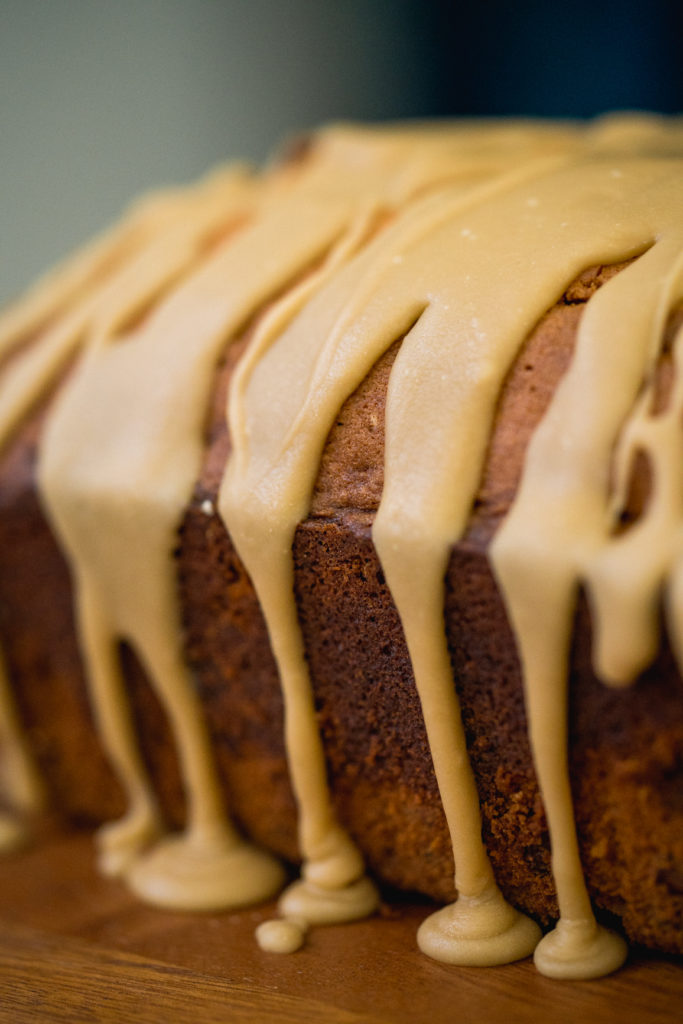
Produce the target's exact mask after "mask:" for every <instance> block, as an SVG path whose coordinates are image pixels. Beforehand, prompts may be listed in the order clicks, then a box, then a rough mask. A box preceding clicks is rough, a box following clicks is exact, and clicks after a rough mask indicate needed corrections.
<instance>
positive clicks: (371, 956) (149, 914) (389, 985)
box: [0, 833, 683, 1024]
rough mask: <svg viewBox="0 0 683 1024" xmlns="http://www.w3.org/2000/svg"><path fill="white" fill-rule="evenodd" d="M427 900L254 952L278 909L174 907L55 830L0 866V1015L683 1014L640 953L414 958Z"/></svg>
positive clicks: (663, 974) (674, 976)
mask: <svg viewBox="0 0 683 1024" xmlns="http://www.w3.org/2000/svg"><path fill="white" fill-rule="evenodd" d="M425 912H426V908H425V907H424V906H422V907H420V906H417V905H404V906H400V907H398V906H395V905H394V906H385V907H384V908H383V909H382V913H381V915H380V916H379V917H378V918H375V919H373V920H370V921H364V922H360V923H358V924H355V925H351V926H348V925H347V926H342V927H331V928H320V929H314V930H313V932H312V933H311V936H310V941H309V942H308V943H307V945H306V947H305V948H304V949H303V950H301V951H300V952H299V953H296V954H294V955H292V956H285V957H278V956H276V955H267V954H264V953H261V952H260V951H259V950H258V948H257V946H256V943H255V941H254V938H253V929H254V927H255V925H256V924H258V923H259V922H260V921H262V920H264V919H266V918H267V917H268V916H270V915H272V914H273V913H274V908H273V906H272V905H271V906H266V907H262V908H259V909H257V910H253V911H248V912H242V913H238V914H231V913H225V914H202V915H200V914H180V913H167V912H161V911H156V910H153V909H151V908H149V907H146V906H143V905H141V904H140V903H139V902H137V901H136V900H135V898H134V897H133V896H132V895H131V894H130V893H129V892H128V891H127V890H126V889H125V888H124V887H123V886H122V885H120V884H119V883H116V882H112V881H107V880H104V879H101V878H99V877H98V876H97V875H96V873H95V871H94V869H93V862H92V843H91V839H90V838H89V837H88V836H85V835H80V834H76V835H63V834H59V833H54V834H52V835H48V836H43V837H42V838H41V839H40V841H37V842H36V843H35V844H34V846H33V847H32V848H31V849H29V850H26V851H24V852H23V853H21V854H16V855H13V856H11V857H8V858H6V859H5V860H4V861H3V864H2V870H0V1021H2V1022H5V1021H7V1022H9V1021H11V1022H13V1024H14V1022H17V1024H23V1022H24V1021H26V1022H28V1021H31V1022H33V1021H38V1022H42V1021H69V1022H79V1021H105V1022H108V1021H127V1020H135V1021H140V1022H141V1024H147V1022H152V1021H164V1022H168V1021H172V1022H176V1021H177V1022H179V1024H184V1022H185V1021H188V1022H189V1021H192V1022H193V1024H194V1022H205V1021H206V1022H213V1021H227V1020H230V1021H235V1022H238V1024H242V1022H247V1021H249V1022H251V1021H254V1022H256V1021H258V1022H269V1021H273V1022H287V1024H290V1022H291V1024H308V1022H313V1021H316V1022H321V1024H360V1022H361V1021H362V1022H364V1024H380V1022H385V1024H388V1022H392V1024H404V1022H405V1024H407V1022H411V1024H414V1022H418V1024H419V1022H427V1024H440V1022H446V1021H458V1024H468V1022H482V1021H484V1022H492V1024H497V1022H501V1024H502V1022H505V1024H508V1022H511V1024H516V1022H519V1024H527V1022H528V1024H531V1022H532V1021H533V1022H534V1024H537V1022H538V1021H539V1019H543V1018H544V1017H547V1018H549V1019H551V1020H552V1021H553V1022H554V1024H563V1022H565V1021H566V1022H570V1021H571V1022H572V1024H573V1022H575V1021H576V1020H579V1019H585V1020H590V1021H595V1022H599V1024H607V1022H609V1021H618V1022H620V1024H630V1022H633V1024H636V1022H637V1024H655V1022H659V1021H662V1022H664V1021H666V1022H672V1021H674V1020H677V1019H681V1017H683V966H682V965H681V964H680V962H677V961H675V960H673V959H671V960H667V959H666V958H653V957H649V956H643V955H634V956H633V957H632V958H631V961H630V962H629V964H628V965H627V966H626V967H625V968H624V969H623V970H622V971H620V972H619V973H618V974H616V975H615V976H613V977H611V978H606V979H602V980H600V981H595V982H583V983H560V982H553V981H549V980H548V979H546V978H542V977H541V976H540V975H539V974H538V973H537V972H536V971H535V969H534V967H533V965H532V964H531V963H530V962H528V961H525V962H523V963H520V964H514V965H510V966H509V967H503V968H489V969H485V970H477V969H462V968H461V969H457V968H450V967H445V966H443V965H441V964H437V963H434V962H433V961H430V960H428V959H427V958H426V957H423V956H422V955H421V954H420V953H419V952H418V951H417V950H416V947H415V930H416V928H417V925H418V923H419V921H420V920H421V919H422V917H423V916H424V914H425Z"/></svg>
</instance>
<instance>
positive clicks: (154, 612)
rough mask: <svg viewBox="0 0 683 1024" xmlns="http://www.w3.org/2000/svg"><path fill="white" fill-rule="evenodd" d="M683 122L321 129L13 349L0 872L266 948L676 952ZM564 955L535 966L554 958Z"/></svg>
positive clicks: (82, 270)
mask: <svg viewBox="0 0 683 1024" xmlns="http://www.w3.org/2000/svg"><path fill="white" fill-rule="evenodd" d="M682 346H683V125H682V124H681V122H680V121H676V120H674V119H659V118H656V117H649V116H648V117H646V116H642V117H641V116H638V117H636V116H615V117H609V118H604V119H600V120H598V121H596V122H593V123H590V124H571V123H567V124H553V123H535V122H517V121H510V122H505V121H503V122H491V123H487V122H474V123H464V122H463V123H452V124H451V123H444V124H431V125H430V124H426V125H398V126H386V127H377V128H370V127H362V126H344V125H339V126H333V127H331V128H328V129H325V130H322V131H320V132H318V133H316V134H314V135H313V136H311V137H310V138H308V139H306V140H305V141H303V142H302V143H301V144H297V145H296V146H293V147H291V148H290V149H289V151H287V152H286V153H285V154H283V155H281V156H280V157H279V158H278V159H277V160H275V161H273V163H272V164H271V165H269V166H268V167H267V168H266V169H265V170H263V171H261V172H259V171H254V170H252V169H250V168H248V167H245V166H231V167H228V168H226V169H223V170H221V171H219V172H218V173H215V174H213V175H212V176H210V177H208V178H207V179H205V180H204V181H202V182H200V183H199V184H197V185H195V186H191V187H187V188H184V189H177V190H168V191H165V192H160V193H158V194H154V195H152V196H150V197H148V198H146V199H144V200H143V201H142V202H140V203H139V204H138V205H136V206H135V207H134V208H132V209H131V211H130V212H129V213H128V214H127V215H126V216H125V217H124V218H123V219H122V221H121V222H120V223H119V224H118V225H116V226H115V227H114V228H112V229H111V230H110V231H109V232H107V233H106V234H105V235H103V236H102V237H101V238H99V239H97V240H96V241H95V242H94V243H93V244H92V245H91V246H90V247H88V248H86V249H85V250H83V251H82V252H80V253H78V254H76V255H75V256H74V257H72V258H71V259H70V260H68V261H67V262H65V263H64V264H63V265H62V266H60V267H58V268H57V269H56V270H55V271H53V272H52V274H50V275H49V276H47V277H46V278H45V279H44V280H43V281H41V282H39V284H38V285H36V287H35V288H34V289H32V290H31V291H30V292H28V294H27V295H25V296H24V297H23V298H21V299H20V300H18V301H17V302H16V303H15V304H14V305H13V306H11V307H10V308H9V309H7V310H6V312H5V314H4V316H3V318H2V320H1V321H0V440H1V442H2V454H1V459H0V643H1V645H2V659H3V661H2V664H3V666H4V668H3V670H2V675H1V676H0V737H1V739H2V748H1V750H2V754H1V760H0V775H1V779H2V807H3V812H2V817H1V818H0V841H1V842H2V844H3V846H5V847H6V848H10V847H12V846H13V845H15V844H17V843H18V842H20V841H23V840H24V839H25V838H26V836H27V832H29V833H30V825H31V821H32V819H33V818H34V817H35V816H36V815H38V814H40V813H41V812H42V811H44V810H46V809H51V810H52V812H53V813H56V814H59V815H61V816H63V818H64V819H66V820H69V821H71V822H77V823H82V824H88V825H93V824H100V825H101V827H100V828H99V830H98V832H97V839H96V842H97V849H98V863H99V866H100V869H101V870H102V871H103V872H105V873H107V874H110V875H115V876H120V877H122V878H123V879H124V880H125V881H126V882H127V883H128V884H129V885H130V886H131V887H132V888H133V890H134V891H135V892H136V893H138V894H139V895H140V897H141V898H142V899H146V900H149V901H151V902H153V903H156V904H158V905H160V906H167V907H174V908H184V909H188V910H192V909H206V908H212V907H216V908H218V907H239V906H244V905H248V904H251V903H255V902H259V901H262V900H266V899H269V898H271V897H272V896H273V895H274V894H275V893H277V892H278V891H279V890H280V889H282V888H283V886H285V872H284V869H283V867H282V863H283V862H288V863H290V864H298V865H299V867H298V868H297V871H298V878H296V879H295V880H294V881H293V882H291V881H290V882H289V884H287V885H286V887H284V891H283V894H282V896H281V897H280V903H279V907H280V911H281V914H282V919H281V920H280V921H278V922H269V923H268V924H267V926H266V927H265V928H264V929H263V930H262V931H261V932H260V934H259V941H260V942H261V943H262V945H263V946H264V948H268V949H270V948H276V949H281V950H283V951H284V950H289V949H293V948H295V947H296V946H297V945H298V944H299V943H300V942H301V941H303V935H304V932H305V930H306V928H307V927H308V926H309V925H311V924H319V923H325V922H331V921H351V920H353V919H356V918H359V917H362V916H365V915H367V914H370V913H373V912H374V910H375V909H376V907H377V904H378V888H377V885H380V886H381V885H389V886H392V887H397V888H401V889H405V890H417V891H419V892H421V893H423V894H424V895H426V896H429V897H432V898H433V899H435V900H437V901H440V902H442V903H444V904H445V906H444V907H443V908H442V909H440V910H437V911H436V912H434V913H433V914H430V915H429V916H428V917H427V919H426V920H425V922H424V923H423V925H422V926H421V928H420V931H419V934H418V942H419V944H420V946H421V948H422V949H423V950H424V951H425V952H426V953H427V954H428V955H430V956H433V957H435V958H437V959H440V960H444V961H446V962H450V963H456V964H482V965H485V964H496V963H505V962H509V961H512V960H515V959H520V958H522V957H525V956H528V955H530V954H532V953H533V955H534V958H535V962H536V964H537V966H538V968H539V970H540V971H541V972H543V973H545V974H547V975H550V976H557V977H569V978H572V977H574V978H585V977H596V976H599V975H601V974H605V973H608V972H610V971H612V970H615V969H616V968H618V967H619V966H620V965H621V963H622V962H623V960H624V957H625V955H626V945H625V942H624V938H623V936H624V935H626V936H627V937H628V938H630V939H631V940H632V941H633V942H636V943H640V944H644V945H646V946H648V947H650V948H652V949H655V950H662V951H667V952H673V953H681V952H683V876H682V875H681V869H680V865H681V863H682V862H683V802H682V796H681V794H682V793H683V787H682V786H681V782H682V781H683V683H682V681H681V674H680V662H681V658H682V657H683V625H681V623H682V621H683V619H682V616H683V585H682V582H681V581H682V580H683V576H682V575H681V572H680V571H679V569H680V566H681V564H682V563H681V552H679V540H680V538H681V536H682V535H681V530H680V521H681V514H682V512H683V473H682V472H681V466H683V433H682V431H681V404H682V403H683V390H682V388H681V383H680V376H679V365H680V359H681V352H682V351H683V348H682ZM544 932H545V934H543V933H544Z"/></svg>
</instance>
